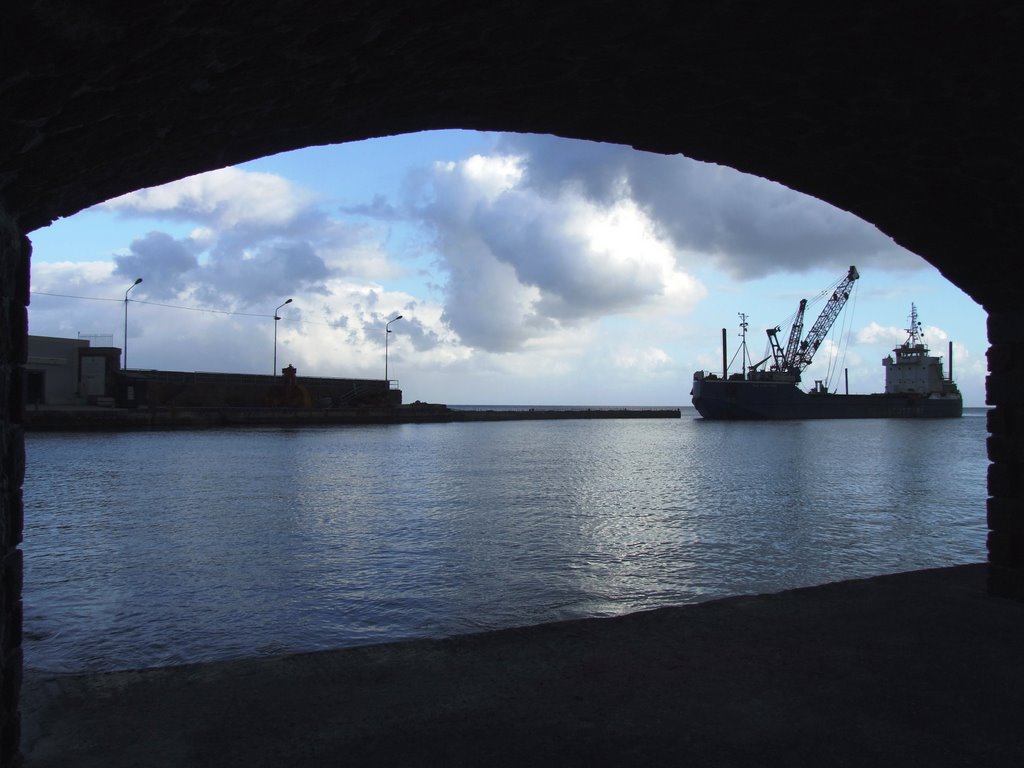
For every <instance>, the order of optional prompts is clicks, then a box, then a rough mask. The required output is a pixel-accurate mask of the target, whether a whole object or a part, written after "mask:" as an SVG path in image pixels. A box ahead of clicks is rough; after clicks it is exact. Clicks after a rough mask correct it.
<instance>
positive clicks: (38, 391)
mask: <svg viewBox="0 0 1024 768" xmlns="http://www.w3.org/2000/svg"><path fill="white" fill-rule="evenodd" d="M25 397H26V398H27V401H28V403H29V404H31V405H42V404H43V403H45V402H46V371H25Z"/></svg>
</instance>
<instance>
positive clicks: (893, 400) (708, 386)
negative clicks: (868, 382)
mask: <svg viewBox="0 0 1024 768" xmlns="http://www.w3.org/2000/svg"><path fill="white" fill-rule="evenodd" d="M692 395H693V406H694V408H696V409H697V412H698V413H700V415H701V416H702V417H704V418H705V419H713V420H729V421H736V420H777V419H934V418H957V417H959V416H961V415H962V414H963V399H962V398H961V397H960V395H959V393H957V394H952V395H931V396H927V395H914V394H899V395H895V394H874V395H838V394H829V393H817V392H815V393H808V392H804V391H803V390H801V389H800V388H799V387H797V386H796V385H795V384H793V383H792V382H784V381H745V380H731V381H730V380H723V379H707V378H704V379H694V381H693V392H692Z"/></svg>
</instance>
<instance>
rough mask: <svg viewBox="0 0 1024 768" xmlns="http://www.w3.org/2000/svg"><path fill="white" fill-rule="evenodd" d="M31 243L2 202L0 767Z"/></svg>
mask: <svg viewBox="0 0 1024 768" xmlns="http://www.w3.org/2000/svg"><path fill="white" fill-rule="evenodd" d="M30 248H31V246H30V245H29V241H28V239H27V238H25V237H24V236H23V235H22V234H21V232H20V231H19V229H18V227H17V226H15V223H14V221H13V220H12V219H11V218H10V217H9V216H8V215H7V212H6V211H5V210H4V208H3V207H2V206H0V766H7V765H17V764H18V742H19V734H20V713H19V711H18V696H19V693H20V690H21V669H22V657H21V584H22V555H21V550H20V549H19V548H18V545H19V544H20V543H21V534H22V522H23V510H22V495H21V486H22V482H23V480H24V478H25V442H24V438H23V433H22V428H21V413H22V405H21V403H22V396H21V385H22V378H21V371H20V366H21V365H23V364H24V362H25V358H26V355H27V338H28V320H27V317H28V309H27V306H28V298H29V277H28V275H29V269H28V265H29V253H30Z"/></svg>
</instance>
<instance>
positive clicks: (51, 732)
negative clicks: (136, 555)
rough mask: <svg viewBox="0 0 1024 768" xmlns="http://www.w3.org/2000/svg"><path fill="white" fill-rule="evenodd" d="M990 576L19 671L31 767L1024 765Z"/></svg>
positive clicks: (891, 579) (845, 585) (953, 574)
mask: <svg viewBox="0 0 1024 768" xmlns="http://www.w3.org/2000/svg"><path fill="white" fill-rule="evenodd" d="M984 577H985V572H984V567H983V566H980V565H969V566H961V567H956V568H946V569H940V570H930V571H918V572H913V573H906V574H898V575H895V576H883V577H880V578H875V579H868V580H862V581H850V582H840V583H836V584H829V585H826V586H822V587H814V588H810V589H800V590H795V591H791V592H784V593H781V594H777V595H766V596H759V597H738V598H730V599H726V600H719V601H715V602H710V603H704V604H701V605H694V606H687V607H682V608H670V609H662V610H657V611H652V612H648V613H638V614H632V615H629V616H624V617H621V618H617V619H598V620H584V621H572V622H565V623H559V624H549V625H543V626H538V627H529V628H526V629H520V630H508V631H502V632H492V633H487V634H481V635H471V636H464V637H456V638H452V639H449V640H439V641H417V642H407V643H397V644H392V645H378V646H369V647H364V648H355V649H348V650H340V651H330V652H323V653H313V654H303V655H296V656H285V657H278V658H264V659H249V660H243V661H232V662H222V663H212V664H198V665H192V666H182V667H172V668H162V669H152V670H145V671H138V672H116V673H110V674H97V675H84V676H77V677H70V676H66V677H50V678H40V677H38V676H37V675H33V674H31V673H29V674H27V675H26V681H25V685H24V694H23V705H22V706H23V718H24V729H23V730H24V751H25V754H26V762H27V765H28V766H29V768H36V767H41V766H82V767H87V766H104V768H118V767H119V766H193V765H196V766H234V765H239V766H322V765H346V766H349V765H400V766H409V765H488V766H491V765H556V764H558V765H622V766H626V765H638V764H639V765H643V764H647V765H711V766H729V765H745V766H783V765H785V766H835V765H849V766H870V767H871V768H875V767H877V766H879V765H886V766H887V765H900V766H909V765H920V766H929V768H935V766H952V765H977V766H1014V767H1015V768H1019V766H1021V765H1024V603H1018V602H1012V601H1007V600H1001V599H998V598H990V597H987V596H986V595H985V591H984Z"/></svg>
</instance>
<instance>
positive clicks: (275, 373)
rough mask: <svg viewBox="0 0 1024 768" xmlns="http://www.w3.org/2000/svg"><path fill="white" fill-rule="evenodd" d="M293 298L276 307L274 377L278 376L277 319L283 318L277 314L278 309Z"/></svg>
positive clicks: (289, 302)
mask: <svg viewBox="0 0 1024 768" xmlns="http://www.w3.org/2000/svg"><path fill="white" fill-rule="evenodd" d="M291 303H292V300H291V299H288V301H286V302H285V303H284V304H282V305H281V306H279V307H275V308H274V378H277V321H278V320H280V319H281V318H280V317H278V316H277V310H279V309H280V308H281V307H283V306H284V305H285V304H291Z"/></svg>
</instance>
